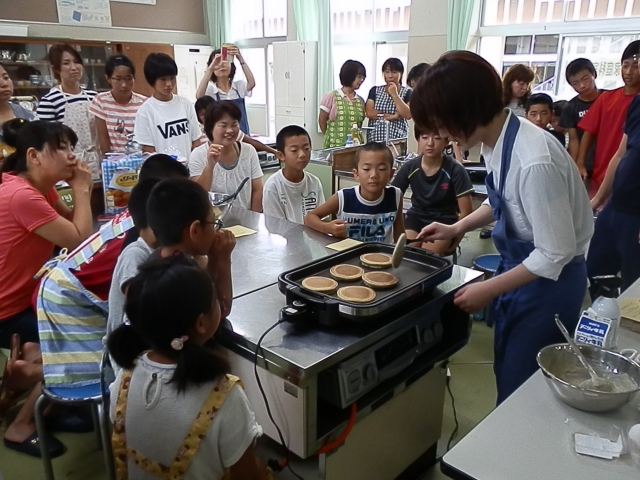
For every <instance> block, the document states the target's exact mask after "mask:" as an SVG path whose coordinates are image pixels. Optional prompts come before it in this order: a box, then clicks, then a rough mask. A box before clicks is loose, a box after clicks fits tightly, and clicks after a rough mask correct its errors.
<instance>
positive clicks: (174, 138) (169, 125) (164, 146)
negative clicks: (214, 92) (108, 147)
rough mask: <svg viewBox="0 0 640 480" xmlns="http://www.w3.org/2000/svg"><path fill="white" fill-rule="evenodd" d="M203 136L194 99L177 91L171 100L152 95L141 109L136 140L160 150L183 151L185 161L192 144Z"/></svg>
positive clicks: (167, 151)
mask: <svg viewBox="0 0 640 480" xmlns="http://www.w3.org/2000/svg"><path fill="white" fill-rule="evenodd" d="M199 139H200V127H199V125H198V118H197V117H196V111H195V110H194V109H193V105H191V102H190V101H189V100H188V99H186V98H184V97H180V96H178V95H174V96H173V98H172V99H171V100H170V101H168V102H162V101H160V100H158V99H156V98H154V97H151V98H149V99H148V100H147V101H146V102H144V103H143V104H142V105H141V106H140V108H139V109H138V113H137V114H136V121H135V127H134V140H135V141H136V142H138V143H139V144H140V145H144V146H148V147H153V148H155V150H156V152H158V153H166V154H168V155H172V154H177V155H180V157H182V158H183V159H184V161H185V162H186V160H187V159H188V158H189V154H190V153H191V144H192V143H193V142H195V141H197V140H199Z"/></svg>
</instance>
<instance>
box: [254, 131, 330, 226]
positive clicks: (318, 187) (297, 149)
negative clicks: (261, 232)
mask: <svg viewBox="0 0 640 480" xmlns="http://www.w3.org/2000/svg"><path fill="white" fill-rule="evenodd" d="M276 148H277V150H278V160H280V162H282V163H284V168H283V169H282V170H279V171H278V172H277V173H275V174H274V175H272V176H271V177H270V178H269V180H267V182H266V183H265V185H264V194H263V195H262V211H263V212H264V214H265V215H268V216H271V217H277V218H284V219H286V220H289V221H290V222H293V223H299V224H304V217H305V216H306V215H307V214H308V213H309V212H311V211H313V210H315V209H316V208H317V207H319V206H320V205H322V204H323V203H324V193H323V191H322V184H321V183H320V180H319V179H318V177H316V176H315V175H312V174H311V173H308V172H305V171H304V169H305V168H306V166H307V165H309V160H310V159H311V138H310V137H309V134H308V133H307V131H306V130H305V129H304V128H302V127H299V126H297V125H289V126H287V127H284V128H283V129H282V130H280V132H278V135H277V137H276Z"/></svg>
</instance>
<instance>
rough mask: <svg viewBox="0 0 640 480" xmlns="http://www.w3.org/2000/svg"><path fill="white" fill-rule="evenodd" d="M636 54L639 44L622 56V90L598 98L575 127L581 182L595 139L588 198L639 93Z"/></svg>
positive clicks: (620, 136) (615, 146) (615, 148)
mask: <svg viewBox="0 0 640 480" xmlns="http://www.w3.org/2000/svg"><path fill="white" fill-rule="evenodd" d="M638 53H640V40H636V41H634V42H631V43H630V44H629V45H628V46H627V48H626V49H625V50H624V52H623V54H622V69H621V71H622V80H623V81H624V87H621V88H618V89H616V90H611V91H608V92H603V93H602V94H600V96H599V97H598V99H597V100H596V101H595V103H594V104H593V106H592V107H591V108H590V109H589V112H588V113H587V114H586V115H585V116H584V118H583V119H582V121H581V122H580V123H579V124H578V128H579V129H581V130H584V136H583V137H582V141H581V142H580V151H579V153H578V162H577V164H578V169H579V170H580V174H581V175H582V178H584V179H586V178H587V170H586V168H585V159H586V157H587V153H588V152H589V148H590V147H591V143H592V142H593V139H594V138H596V137H597V138H598V143H597V144H596V155H595V160H594V165H593V178H592V182H591V188H590V190H591V191H590V192H589V193H590V196H593V195H595V193H596V192H597V191H598V189H599V188H600V185H601V184H602V181H603V179H604V175H605V173H606V171H607V167H608V166H609V162H610V161H611V159H612V158H613V156H614V155H615V153H616V152H617V151H618V147H619V146H620V141H621V140H622V126H623V125H624V121H625V117H626V115H627V109H628V108H629V105H631V102H632V101H633V99H634V98H635V96H636V95H637V94H638V93H640V72H638V65H637V62H635V61H634V59H633V58H634V56H635V55H638Z"/></svg>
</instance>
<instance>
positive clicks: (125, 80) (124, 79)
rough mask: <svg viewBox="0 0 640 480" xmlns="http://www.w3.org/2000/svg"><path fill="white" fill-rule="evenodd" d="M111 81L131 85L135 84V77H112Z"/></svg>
mask: <svg viewBox="0 0 640 480" xmlns="http://www.w3.org/2000/svg"><path fill="white" fill-rule="evenodd" d="M111 81H112V82H116V83H131V82H133V77H111Z"/></svg>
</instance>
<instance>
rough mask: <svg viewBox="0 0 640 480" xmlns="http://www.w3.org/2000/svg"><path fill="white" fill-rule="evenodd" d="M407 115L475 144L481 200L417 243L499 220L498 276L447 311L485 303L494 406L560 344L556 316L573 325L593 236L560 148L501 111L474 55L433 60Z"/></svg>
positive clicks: (496, 86) (492, 76) (493, 83)
mask: <svg viewBox="0 0 640 480" xmlns="http://www.w3.org/2000/svg"><path fill="white" fill-rule="evenodd" d="M470 78H471V79H473V81H472V82H469V79H470ZM411 113H412V116H413V119H414V120H415V122H416V125H420V126H422V127H424V128H434V129H436V130H439V131H440V135H443V136H447V137H448V138H451V139H453V140H454V141H456V142H457V143H459V144H460V147H461V148H462V149H465V150H466V149H469V148H471V147H473V146H475V145H476V144H479V143H482V154H483V156H484V158H485V160H486V163H487V171H488V173H489V175H488V177H487V193H488V194H489V201H488V202H486V203H485V204H484V205H482V206H481V207H480V208H478V209H477V210H476V211H475V212H473V213H472V214H470V215H468V216H467V217H465V218H463V219H462V220H460V221H458V222H457V223H455V224H453V225H443V224H440V223H432V224H431V225H429V226H427V227H425V228H424V229H423V230H422V232H421V233H420V234H419V236H418V237H419V238H422V239H424V240H425V241H429V242H431V241H435V240H447V239H451V238H455V237H457V236H458V235H464V234H465V233H467V232H469V231H472V230H475V229H477V228H480V227H482V226H485V225H487V224H489V223H490V222H492V221H493V220H496V221H497V224H496V227H495V228H494V230H493V234H492V236H493V241H494V243H495V245H496V248H497V249H498V252H500V257H501V262H500V267H499V268H498V271H497V273H496V275H495V276H494V277H493V278H491V279H490V280H487V281H486V282H479V283H474V284H472V285H469V286H467V287H464V288H462V289H461V290H460V291H459V292H457V293H456V295H455V300H454V303H455V304H456V305H457V306H458V307H459V308H461V309H462V310H465V311H467V312H469V313H475V312H478V311H480V310H482V309H483V308H485V307H486V306H487V305H488V304H489V303H490V302H492V301H493V303H492V305H491V307H492V309H491V313H490V319H491V320H492V321H493V322H494V323H495V341H494V343H495V363H494V371H495V374H496V384H497V387H498V403H500V402H502V401H504V400H505V399H506V398H507V397H508V396H509V395H510V394H511V393H513V392H514V391H515V390H516V389H517V388H519V387H520V385H522V384H523V383H524V382H525V381H526V380H527V379H528V378H529V377H530V376H531V375H532V374H533V373H535V372H536V370H537V369H538V365H537V362H536V355H537V353H538V352H539V351H540V349H541V348H543V347H545V346H547V345H550V344H553V343H558V342H563V341H564V339H563V337H562V334H561V333H560V331H559V330H558V327H557V326H556V324H555V316H556V315H559V317H560V320H561V321H562V322H563V323H564V324H565V325H566V327H567V329H568V330H569V331H573V330H574V329H575V327H576V324H577V322H578V319H579V316H580V311H581V309H582V302H583V300H584V297H585V294H586V289H587V271H586V265H585V258H584V254H585V251H586V248H587V245H588V243H589V240H590V238H591V235H592V234H593V214H592V212H591V207H590V205H589V198H588V196H587V192H586V189H585V188H584V185H583V183H582V179H581V177H580V174H579V173H578V169H577V167H576V165H575V163H574V162H573V161H572V160H571V157H569V155H568V154H567V151H566V150H565V149H564V148H563V147H562V145H560V143H559V142H556V141H555V140H554V139H553V138H552V137H551V135H547V133H546V132H545V131H544V130H542V129H540V128H537V127H536V126H535V125H533V124H532V123H530V122H528V121H525V120H521V119H520V118H519V117H517V116H516V115H515V114H514V113H512V112H510V111H509V110H508V109H504V103H503V99H502V85H501V82H500V78H499V77H498V74H497V73H496V71H495V70H494V68H493V67H492V66H491V64H489V62H487V61H486V60H484V59H483V58H482V57H480V56H478V55H476V54H475V53H471V52H450V53H446V54H444V55H443V56H442V57H440V59H439V60H438V62H436V63H435V64H433V65H432V66H431V67H430V68H429V70H427V72H426V73H425V74H424V76H423V77H422V80H421V81H420V82H419V84H418V87H417V89H416V90H414V93H413V96H412V98H411Z"/></svg>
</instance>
